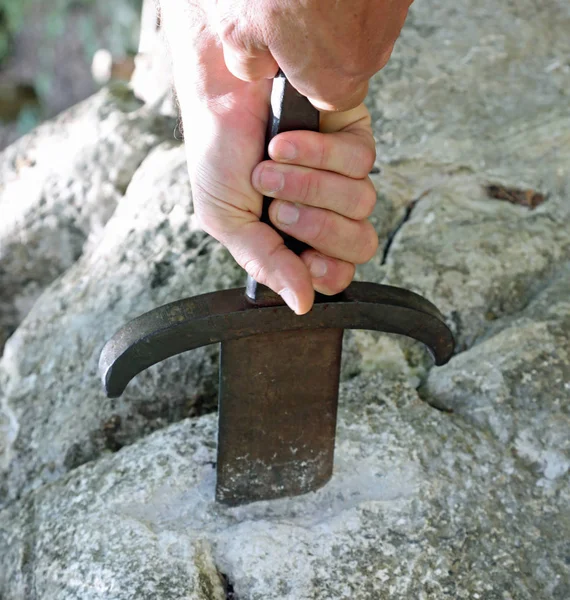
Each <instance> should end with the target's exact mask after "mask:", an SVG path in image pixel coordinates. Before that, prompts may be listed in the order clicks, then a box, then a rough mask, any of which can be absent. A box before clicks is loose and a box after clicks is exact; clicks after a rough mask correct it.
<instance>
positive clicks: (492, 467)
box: [0, 376, 570, 600]
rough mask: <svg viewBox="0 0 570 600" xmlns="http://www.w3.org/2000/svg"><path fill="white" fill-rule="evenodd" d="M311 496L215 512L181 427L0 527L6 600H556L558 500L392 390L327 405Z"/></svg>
mask: <svg viewBox="0 0 570 600" xmlns="http://www.w3.org/2000/svg"><path fill="white" fill-rule="evenodd" d="M341 395H342V398H343V402H342V406H341V411H340V421H339V428H338V442H337V456H336V470H335V474H334V476H333V479H332V481H331V482H330V483H329V484H328V485H327V486H325V487H324V488H322V489H321V490H319V491H318V492H316V493H311V494H307V495H305V496H301V497H298V498H294V499H286V500H279V501H273V502H259V503H255V504H252V505H249V506H244V507H238V508H225V507H223V506H220V505H216V504H215V503H214V502H213V501H212V497H213V492H214V472H213V461H214V460H215V451H214V448H215V440H216V435H215V418H214V417H213V416H206V417H202V418H201V419H198V420H186V421H184V422H182V423H179V424H176V425H173V426H171V427H170V428H168V429H165V430H162V431H160V432H157V433H155V434H153V435H151V436H149V437H148V438H147V439H145V440H143V441H141V442H138V443H136V444H135V445H132V446H130V447H129V448H125V449H123V450H121V451H120V452H118V453H117V454H115V455H114V456H110V457H107V458H102V459H101V460H99V461H97V462H95V463H92V464H90V465H85V466H84V467H81V468H79V469H76V470H75V472H74V473H72V474H70V475H69V476H68V477H66V478H65V479H64V480H62V481H61V482H59V483H58V484H57V485H51V486H46V487H44V488H43V489H41V490H38V491H36V492H34V493H32V494H30V495H29V496H28V497H27V498H26V499H25V500H23V501H22V502H20V503H18V504H17V505H14V506H13V507H11V508H9V509H7V510H6V511H4V512H3V513H0V523H9V526H8V527H7V528H5V530H4V532H3V534H2V535H1V536H0V556H3V557H4V558H3V564H4V569H3V570H2V571H1V573H2V574H1V575H0V589H1V590H2V591H3V592H4V594H6V595H7V597H9V598H14V599H15V598H42V599H44V600H51V599H54V600H55V599H57V600H64V599H68V598H69V599H72V598H81V599H82V600H91V599H102V598H105V599H106V598H113V599H115V600H126V599H131V598H133V599H134V598H136V599H137V600H145V599H147V598H148V599H151V598H152V599H158V598H168V599H171V600H174V599H178V598H180V599H182V598H184V599H186V600H206V599H207V600H217V599H223V598H225V597H230V598H231V597H232V596H230V595H228V596H226V595H225V594H224V593H223V591H222V585H223V582H224V581H228V582H229V584H230V585H231V586H232V589H233V593H234V594H235V597H237V598H240V599H247V600H265V599H267V598H273V599H275V600H301V599H303V600H321V599H322V598H327V599H330V600H341V599H342V600H372V599H374V600H376V599H382V598H402V599H404V598H406V599H407V598H438V599H445V598H449V599H453V600H456V599H460V598H465V599H468V598H469V599H470V598H476V597H479V598H488V599H495V598H496V599H497V600H499V599H501V600H504V599H505V598H511V599H513V600H514V599H517V600H527V599H528V600H531V599H532V600H535V599H537V598H544V599H546V598H549V599H552V600H555V599H559V600H563V599H566V598H568V595H569V594H570V577H569V572H568V568H567V565H566V564H565V560H566V559H567V553H568V533H569V532H570V528H569V523H568V515H567V513H566V514H565V513H564V512H559V513H558V514H556V513H555V510H558V511H564V508H565V506H567V503H568V501H569V500H570V494H569V489H568V487H567V486H566V487H561V488H560V489H559V491H558V497H556V498H552V497H549V496H548V494H547V493H546V491H545V490H544V489H543V488H541V487H539V486H538V485H537V481H536V479H535V478H534V477H533V476H532V475H531V473H530V472H528V471H526V470H525V469H524V468H523V469H521V468H520V464H519V463H518V461H517V459H516V458H515V457H513V456H512V455H511V454H510V453H509V452H505V451H504V449H503V448H502V446H501V445H499V444H498V443H495V442H494V441H492V439H490V438H489V437H488V436H486V435H485V434H484V433H483V432H479V431H478V430H477V429H475V428H469V427H468V426H466V424H465V423H464V422H463V420H462V419H461V417H459V416H454V415H450V414H445V413H441V412H438V411H435V410H433V409H431V408H430V407H429V406H428V405H426V404H425V403H423V402H422V401H421V400H420V398H419V397H418V396H417V394H416V392H415V390H413V389H412V388H411V387H410V386H409V385H408V384H407V382H406V381H405V380H400V379H398V378H394V379H389V378H385V377H382V376H375V377H361V378H355V379H353V380H352V381H351V382H350V383H347V384H344V385H343V387H342V394H341Z"/></svg>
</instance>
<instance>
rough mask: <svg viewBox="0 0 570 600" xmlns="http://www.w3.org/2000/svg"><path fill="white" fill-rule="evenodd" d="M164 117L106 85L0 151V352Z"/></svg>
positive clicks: (159, 135)
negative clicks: (97, 92)
mask: <svg viewBox="0 0 570 600" xmlns="http://www.w3.org/2000/svg"><path fill="white" fill-rule="evenodd" d="M172 128H173V124H172V122H171V121H169V120H167V119H165V118H163V117H159V116H157V115H156V114H155V113H154V112H153V110H151V109H148V108H146V107H144V106H142V105H141V104H140V102H138V101H137V100H135V98H134V97H133V95H132V93H131V92H129V91H128V90H127V89H126V88H124V87H122V86H115V87H114V88H112V89H106V90H103V91H101V92H100V93H99V94H97V95H95V96H93V97H92V98H90V99H89V100H86V101H85V102H83V103H82V104H80V105H78V106H76V107H74V108H72V109H70V110H69V111H67V112H65V113H63V114H62V115H61V116H60V117H58V118H57V119H55V120H53V121H50V122H48V123H46V124H44V125H42V126H41V127H39V128H38V129H36V130H35V131H33V132H32V133H30V134H29V135H27V136H25V137H23V138H21V139H20V140H18V142H17V143H15V144H14V145H12V146H10V147H9V148H7V149H6V150H5V151H4V152H3V153H2V154H0V215H1V218H0V354H1V351H2V346H3V344H4V341H5V340H6V338H7V337H8V335H9V334H10V333H11V332H12V331H13V330H14V329H15V327H16V326H17V325H18V323H19V322H20V321H21V320H22V318H23V317H24V316H25V315H26V314H27V313H28V311H29V310H30V308H31V306H32V304H33V302H34V301H35V299H36V298H37V297H38V295H39V294H40V293H41V292H42V291H43V289H45V287H46V286H47V285H48V284H49V283H51V282H52V281H53V280H54V279H55V278H56V277H57V276H58V275H60V274H61V273H62V272H63V271H65V270H66V269H68V268H69V267H71V265H73V263H74V262H75V261H76V260H77V258H78V257H79V256H80V255H81V253H82V251H83V247H84V245H85V243H86V241H88V240H91V241H92V242H93V243H95V240H96V239H98V237H99V236H100V234H101V232H102V229H103V227H104V225H105V223H106V222H107V220H108V219H109V217H110V216H111V215H112V214H113V211H114V210H115V208H116V207H117V204H118V202H119V200H120V199H121V198H122V196H123V195H124V193H125V190H126V189H127V186H128V184H129V182H130V180H131V178H132V176H133V174H134V173H135V171H136V170H137V168H138V167H139V165H140V164H141V162H142V160H143V159H144V158H145V156H146V155H147V154H148V153H149V151H150V150H151V148H153V147H154V146H156V145H157V144H159V143H160V142H162V141H164V140H165V139H168V137H172Z"/></svg>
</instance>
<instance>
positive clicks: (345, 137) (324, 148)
mask: <svg viewBox="0 0 570 600" xmlns="http://www.w3.org/2000/svg"><path fill="white" fill-rule="evenodd" d="M269 156H270V158H272V159H273V160H275V161H278V162H281V163H286V164H295V165H301V166H304V167H310V168H312V169H320V170H323V171H333V172H335V173H339V174H340V175H344V176H346V177H351V178H352V179H362V178H364V177H367V175H368V173H370V170H371V169H372V167H373V166H374V160H375V158H376V148H375V144H374V139H373V138H372V135H371V134H370V133H368V132H366V133H362V134H361V135H355V134H352V133H348V132H339V133H331V134H327V135H323V134H322V133H316V132H313V131H289V132H286V133H281V134H279V135H278V136H276V137H275V138H274V139H273V140H272V141H271V143H270V144H269Z"/></svg>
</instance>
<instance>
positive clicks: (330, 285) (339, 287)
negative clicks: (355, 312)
mask: <svg viewBox="0 0 570 600" xmlns="http://www.w3.org/2000/svg"><path fill="white" fill-rule="evenodd" d="M301 260H302V261H303V262H304V263H305V265H306V267H307V268H308V269H309V273H310V274H311V277H312V280H313V287H314V289H315V290H316V291H317V292H320V293H321V294H325V295H327V296H332V295H334V294H339V293H340V292H342V291H343V290H345V289H346V288H347V287H348V286H349V285H350V282H351V281H352V278H353V277H354V271H355V267H354V265H353V264H352V263H349V262H346V261H343V260H338V259H336V258H331V257H330V256H325V255H323V254H320V253H319V252H317V251H316V250H307V251H305V252H303V254H302V255H301Z"/></svg>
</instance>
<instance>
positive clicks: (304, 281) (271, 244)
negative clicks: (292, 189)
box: [217, 220, 334, 315]
mask: <svg viewBox="0 0 570 600" xmlns="http://www.w3.org/2000/svg"><path fill="white" fill-rule="evenodd" d="M218 233H219V232H218ZM217 238H218V239H219V241H220V242H221V243H222V244H223V245H224V246H226V248H227V249H228V250H229V251H230V253H231V254H232V256H233V257H234V258H235V260H236V262H237V263H238V264H239V265H240V266H241V267H242V268H243V269H244V270H245V271H246V272H247V273H248V275H250V276H251V277H253V278H254V279H255V280H256V281H257V282H258V283H261V284H263V285H265V286H267V287H268V288H270V289H272V290H273V291H275V292H276V293H278V294H279V295H280V296H281V297H282V298H283V300H285V302H286V303H287V305H288V306H289V308H291V310H293V311H294V312H295V313H297V314H298V315H303V314H305V313H307V312H309V310H311V307H312V306H313V301H314V295H315V294H314V289H313V283H312V280H311V275H310V273H309V270H308V268H307V266H306V265H305V264H304V263H303V260H302V259H301V258H300V257H299V256H297V255H295V254H294V253H293V252H291V250H288V249H287V248H286V247H285V244H284V243H283V239H282V238H281V236H280V235H279V234H278V233H277V232H276V231H275V230H273V229H271V227H269V226H268V225H265V224H264V223H261V222H260V221H257V220H254V221H251V222H248V223H241V224H240V225H239V226H236V227H234V228H232V229H231V230H230V231H227V232H225V233H224V234H221V235H220V234H218V235H217ZM331 269H334V267H331ZM331 273H333V275H334V271H332V270H331ZM329 279H330V276H329V278H326V277H325V278H324V282H325V285H331V283H330V281H329ZM333 285H334V284H333Z"/></svg>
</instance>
